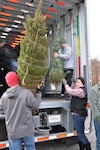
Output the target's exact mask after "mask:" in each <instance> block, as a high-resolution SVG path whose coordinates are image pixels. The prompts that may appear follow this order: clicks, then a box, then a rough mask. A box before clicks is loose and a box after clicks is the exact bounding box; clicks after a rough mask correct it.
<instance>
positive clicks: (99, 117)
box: [96, 116, 100, 125]
mask: <svg viewBox="0 0 100 150" xmlns="http://www.w3.org/2000/svg"><path fill="white" fill-rule="evenodd" d="M96 119H97V121H98V123H99V125H100V116H98V117H96Z"/></svg>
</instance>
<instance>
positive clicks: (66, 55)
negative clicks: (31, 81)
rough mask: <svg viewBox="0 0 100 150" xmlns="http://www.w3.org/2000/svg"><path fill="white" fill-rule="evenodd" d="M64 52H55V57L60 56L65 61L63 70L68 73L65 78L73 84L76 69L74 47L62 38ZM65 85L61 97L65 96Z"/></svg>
mask: <svg viewBox="0 0 100 150" xmlns="http://www.w3.org/2000/svg"><path fill="white" fill-rule="evenodd" d="M61 44H62V53H61V54H59V53H57V52H55V53H54V57H55V58H57V57H58V58H60V59H61V60H62V61H63V70H64V72H65V74H66V76H65V79H66V80H67V83H68V85H69V86H71V84H72V76H73V71H74V66H75V65H74V53H73V49H72V48H71V47H70V46H69V45H68V44H67V42H66V39H61ZM64 93H65V87H64V84H63V83H62V91H61V95H60V97H64Z"/></svg>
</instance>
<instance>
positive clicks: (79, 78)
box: [76, 77, 85, 85]
mask: <svg viewBox="0 0 100 150" xmlns="http://www.w3.org/2000/svg"><path fill="white" fill-rule="evenodd" d="M76 80H81V82H82V83H83V85H85V80H84V78H83V77H78V78H76Z"/></svg>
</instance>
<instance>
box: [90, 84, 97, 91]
mask: <svg viewBox="0 0 100 150" xmlns="http://www.w3.org/2000/svg"><path fill="white" fill-rule="evenodd" d="M97 90H98V84H95V85H93V86H92V87H91V88H90V91H97Z"/></svg>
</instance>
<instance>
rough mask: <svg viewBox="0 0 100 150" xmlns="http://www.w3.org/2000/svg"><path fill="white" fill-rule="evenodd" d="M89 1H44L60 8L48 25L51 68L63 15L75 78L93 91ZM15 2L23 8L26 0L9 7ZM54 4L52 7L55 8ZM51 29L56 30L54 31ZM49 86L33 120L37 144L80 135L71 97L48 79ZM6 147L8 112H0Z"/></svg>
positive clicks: (63, 31)
mask: <svg viewBox="0 0 100 150" xmlns="http://www.w3.org/2000/svg"><path fill="white" fill-rule="evenodd" d="M87 1H88V0H61V1H55V0H51V1H50V2H48V1H47V0H43V8H42V9H44V8H45V11H46V9H47V8H48V6H49V5H50V6H51V5H53V6H55V7H56V9H57V10H58V14H55V15H54V16H55V20H53V19H51V20H52V21H50V20H49V19H48V21H47V24H49V25H50V28H48V36H49V37H50V38H51V41H50V45H49V47H48V55H49V57H48V61H47V62H48V63H47V67H48V69H49V67H50V63H51V56H52V46H53V40H54V35H55V32H56V21H57V15H58V16H60V20H61V37H64V38H66V40H67V43H68V44H69V45H70V46H71V47H72V48H73V49H74V56H75V70H74V78H76V77H78V76H82V77H84V78H85V81H86V86H87V90H88V92H89V89H90V87H91V84H92V83H91V63H90V52H89V35H88V2H87ZM5 2H6V0H3V1H2V0H1V1H0V7H2V6H3V5H4V4H5ZM25 2H26V0H25ZM15 3H16V5H17V4H18V6H20V5H21V6H22V7H23V9H24V8H25V5H24V4H23V3H24V2H23V1H22V0H19V2H18V1H16V2H14V3H13V2H10V1H9V0H8V4H9V6H13V7H14V8H15V9H16V6H15ZM34 3H36V4H37V1H35V2H34ZM31 5H32V3H31V2H30V6H29V8H30V7H33V5H32V6H31ZM53 6H51V8H52V7H53ZM17 9H18V10H17V11H19V8H17ZM33 10H34V9H33ZM33 10H32V11H33ZM9 11H10V10H9ZM42 11H43V10H42ZM10 13H12V12H10ZM48 13H49V12H48ZM53 13H54V12H53ZM1 30H2V31H4V27H1ZM49 31H52V34H51V33H50V32H49ZM15 32H16V29H15ZM10 40H11V39H10ZM1 69H2V68H1ZM47 78H48V77H47ZM45 88H46V89H45V90H46V91H45V97H43V98H42V102H41V104H40V107H39V110H38V111H37V112H36V114H34V115H33V121H34V124H35V142H36V143H37V142H43V141H49V140H55V139H63V138H67V137H73V136H77V132H76V131H75V128H74V124H73V119H72V115H71V112H70V99H65V98H63V99H60V98H58V97H57V96H55V93H54V91H53V89H52V84H51V83H50V82H48V80H46V82H45ZM60 91H61V83H60V84H59V86H58V88H57V93H58V94H59V93H60ZM87 110H88V116H87V118H86V122H85V133H90V132H91V118H92V117H91V110H90V106H89V104H87ZM66 140H67V139H66ZM3 148H9V144H8V138H7V133H6V127H5V120H4V115H0V149H3Z"/></svg>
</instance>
